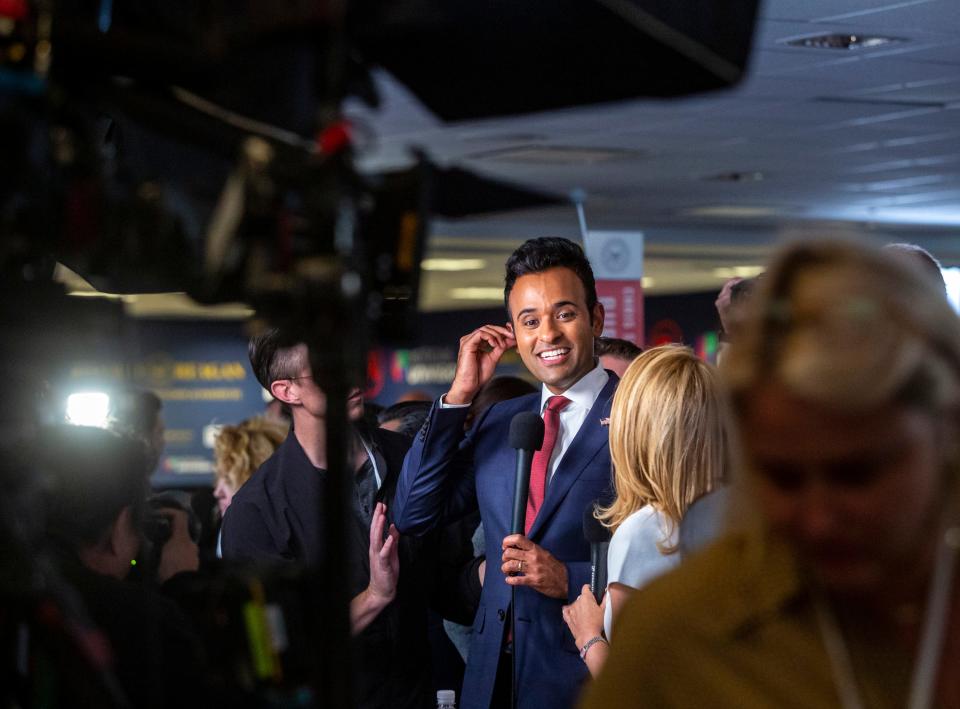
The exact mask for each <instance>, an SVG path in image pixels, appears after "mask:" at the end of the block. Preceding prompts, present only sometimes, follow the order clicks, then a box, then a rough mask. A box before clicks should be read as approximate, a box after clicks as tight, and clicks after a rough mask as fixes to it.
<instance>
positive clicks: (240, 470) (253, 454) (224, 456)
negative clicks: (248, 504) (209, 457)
mask: <svg viewBox="0 0 960 709" xmlns="http://www.w3.org/2000/svg"><path fill="white" fill-rule="evenodd" d="M287 428H288V427H287V425H286V424H284V423H281V422H278V421H274V420H272V419H267V418H263V417H260V416H257V417H255V418H251V419H247V420H246V421H243V422H242V423H240V424H237V425H236V426H224V427H223V428H221V429H220V433H218V434H217V437H216V439H215V440H214V444H213V453H214V457H215V459H216V466H215V468H214V472H215V475H216V477H217V478H223V479H225V480H226V481H227V483H228V484H229V485H230V487H231V488H232V489H233V490H234V491H236V490H237V489H238V488H239V487H240V486H241V485H243V484H244V483H245V482H246V481H247V480H249V479H250V476H251V475H253V474H254V472H256V470H257V468H259V467H260V466H261V465H263V463H264V461H265V460H266V459H267V458H269V457H270V456H271V455H273V452H274V451H275V450H276V449H277V447H278V446H279V445H280V444H281V443H283V439H284V438H286V436H287Z"/></svg>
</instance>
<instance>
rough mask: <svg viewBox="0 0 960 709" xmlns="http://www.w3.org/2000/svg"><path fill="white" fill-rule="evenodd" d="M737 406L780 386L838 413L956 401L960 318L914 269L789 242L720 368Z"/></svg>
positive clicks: (851, 249)
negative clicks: (768, 385)
mask: <svg viewBox="0 0 960 709" xmlns="http://www.w3.org/2000/svg"><path fill="white" fill-rule="evenodd" d="M723 371H724V375H725V377H726V380H727V383H728V384H729V385H730V387H731V390H732V392H733V394H734V396H735V401H738V402H740V403H742V402H743V399H744V396H745V395H746V394H748V393H749V390H751V389H752V388H753V387H754V386H756V385H757V384H760V383H763V382H765V381H771V380H773V381H778V382H780V383H782V384H783V385H785V386H786V387H787V388H788V389H790V390H791V391H793V392H794V393H795V394H797V395H798V396H800V397H802V398H804V399H807V400H810V401H813V402H816V403H820V404H824V405H827V406H830V407H834V408H837V409H840V410H845V411H854V412H855V411H861V410H867V409H870V408H873V407H876V406H880V405H883V404H892V403H909V404H917V405H922V406H925V407H928V408H931V409H933V410H941V409H943V408H944V407H949V406H956V405H957V404H958V403H960V320H958V318H957V315H956V313H954V311H953V309H952V308H951V307H950V305H949V303H948V302H947V300H946V298H945V295H944V292H943V290H942V289H941V288H939V284H937V283H935V282H933V280H932V279H931V278H930V277H929V275H928V274H927V273H926V272H924V271H922V270H921V268H920V266H919V265H916V264H914V263H912V262H908V260H907V259H904V258H903V257H902V256H901V257H899V258H898V257H897V256H896V255H895V254H891V253H890V252H889V251H887V252H884V251H882V250H880V249H877V248H873V247H871V246H868V245H866V244H863V243H860V242H856V241H851V240H831V241H824V240H814V241H804V242H797V243H794V244H790V245H788V246H786V247H785V248H783V249H782V250H781V251H780V253H779V255H778V256H777V257H776V258H775V259H774V261H773V263H772V264H771V266H770V268H769V269H768V270H767V273H766V275H765V276H764V278H763V280H762V283H761V285H760V288H759V289H758V292H757V294H756V296H755V298H754V299H753V301H751V303H750V304H749V305H748V307H747V322H746V324H745V327H744V331H743V335H742V337H741V339H740V340H739V341H737V342H735V343H734V344H733V345H732V346H731V348H730V352H729V355H728V357H727V359H726V360H725V362H724V368H723Z"/></svg>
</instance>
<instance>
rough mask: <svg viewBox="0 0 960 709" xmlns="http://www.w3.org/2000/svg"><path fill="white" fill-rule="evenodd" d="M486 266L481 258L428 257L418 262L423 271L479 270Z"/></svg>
mask: <svg viewBox="0 0 960 709" xmlns="http://www.w3.org/2000/svg"><path fill="white" fill-rule="evenodd" d="M486 266H487V262H486V261H485V260H484V259H482V258H428V259H424V260H423V261H421V262H420V268H422V269H423V270H424V271H479V270H481V269H483V268H486Z"/></svg>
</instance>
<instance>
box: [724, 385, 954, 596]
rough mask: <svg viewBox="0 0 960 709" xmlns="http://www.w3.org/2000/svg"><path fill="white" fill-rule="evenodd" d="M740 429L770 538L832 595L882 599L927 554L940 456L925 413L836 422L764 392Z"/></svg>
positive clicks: (827, 412) (880, 412)
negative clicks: (789, 549) (783, 544)
mask: <svg viewBox="0 0 960 709" xmlns="http://www.w3.org/2000/svg"><path fill="white" fill-rule="evenodd" d="M742 424H743V441H744V445H745V448H746V453H747V458H748V460H749V461H750V462H751V465H752V470H753V472H754V475H755V480H756V485H757V492H758V497H759V501H760V504H761V507H762V509H763V512H764V514H765V516H766V518H767V520H768V522H769V524H770V527H771V529H772V531H774V532H775V533H776V534H779V535H781V536H782V537H784V538H785V539H786V540H787V541H788V542H790V543H791V544H792V545H793V546H794V547H795V548H796V549H797V551H798V552H799V555H800V558H801V560H802V561H803V563H804V564H805V565H806V566H807V567H808V568H809V569H810V570H811V571H812V572H813V574H814V576H815V577H816V578H817V579H818V580H819V581H820V582H821V583H822V584H823V585H824V587H826V588H827V589H828V590H829V591H832V592H836V593H840V594H851V595H869V594H871V593H876V592H881V591H882V590H883V588H884V586H885V585H888V584H889V583H890V582H891V580H895V579H897V577H898V575H899V574H902V573H904V569H908V568H913V566H912V565H913V564H915V563H916V560H917V558H918V556H920V555H923V554H927V553H929V552H930V550H931V549H932V548H933V544H934V543H935V539H936V530H937V525H938V521H939V509H940V506H939V501H940V497H941V492H942V481H943V480H944V474H943V469H944V463H945V453H944V447H943V441H942V436H941V433H942V429H941V428H940V424H938V422H937V420H936V419H935V418H934V417H933V416H932V415H931V414H929V413H925V412H922V411H919V410H917V409H913V408H904V407H899V406H887V407H883V408H880V409H877V410H875V411H869V412H860V413H856V414H851V413H842V412H838V411H836V410H834V409H830V408H827V407H825V406H823V405H821V404H814V403H811V402H809V401H804V400H801V399H799V398H797V397H796V396H795V395H793V394H791V393H790V392H789V391H788V390H787V389H786V388H785V387H783V386H782V385H779V384H767V385H764V386H761V387H758V388H757V390H756V391H755V393H754V394H753V395H752V396H751V397H750V400H749V402H748V404H747V406H746V410H745V412H744V416H743V420H742Z"/></svg>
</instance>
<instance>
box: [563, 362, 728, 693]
mask: <svg viewBox="0 0 960 709" xmlns="http://www.w3.org/2000/svg"><path fill="white" fill-rule="evenodd" d="M728 420H729V415H728V413H727V411H726V408H725V405H724V400H723V394H722V390H721V387H720V382H719V377H718V374H717V372H716V370H715V369H714V368H713V367H712V366H710V365H709V364H707V363H705V362H703V361H702V360H700V359H699V358H697V356H696V355H695V354H694V353H693V351H692V350H691V349H690V348H689V347H682V346H679V345H666V346H663V347H656V348H654V349H650V350H647V351H646V352H644V353H643V354H641V355H640V356H638V357H637V358H636V359H635V360H634V361H633V362H632V363H631V364H630V366H629V367H628V368H627V370H626V372H625V373H624V376H623V379H622V380H621V381H620V385H619V386H618V387H617V393H616V395H615V396H614V400H613V408H612V410H611V413H610V458H611V461H612V463H613V469H614V485H615V488H616V495H617V496H616V499H615V500H614V502H613V503H612V504H611V505H610V506H609V507H607V508H605V509H600V510H599V511H598V512H597V515H596V516H597V518H598V519H599V520H600V521H601V522H602V523H603V524H604V525H606V526H607V527H609V528H610V529H612V530H613V538H612V539H611V540H610V548H609V552H608V555H607V575H608V581H609V583H608V586H607V595H606V598H605V600H604V604H603V606H600V605H597V602H596V600H594V597H593V594H592V593H591V592H590V590H589V587H586V586H585V587H584V590H583V593H581V594H580V597H579V598H578V599H577V601H576V602H575V603H574V604H573V605H571V606H567V607H566V608H564V611H563V616H564V620H565V621H566V622H567V626H568V627H569V629H570V632H571V633H572V634H573V636H574V639H575V640H576V643H577V647H579V648H581V656H582V657H583V658H584V661H585V662H586V663H587V666H588V667H589V668H590V672H591V674H593V675H596V674H597V672H598V671H599V668H600V667H601V666H602V664H603V661H604V660H605V658H606V655H607V652H608V648H607V645H606V639H609V638H610V637H611V623H612V619H613V617H614V616H615V615H616V613H617V611H619V609H620V608H621V607H622V606H623V603H624V602H625V601H626V598H627V595H628V594H629V593H630V592H632V591H633V590H635V589H637V588H640V587H641V586H643V585H645V584H646V583H647V582H649V581H650V580H651V579H653V578H655V577H657V576H659V575H660V574H663V573H665V572H667V571H669V570H671V569H672V568H674V567H675V566H676V565H677V564H679V563H680V555H679V554H678V550H677V546H678V531H679V526H680V522H681V520H682V519H683V516H684V514H685V513H686V511H687V508H688V507H689V506H690V505H691V504H692V503H693V502H694V501H695V500H697V499H698V498H700V497H701V496H703V495H705V494H706V493H708V492H710V491H711V490H713V489H714V488H715V487H717V486H718V485H719V484H720V482H721V481H722V480H723V478H724V476H725V472H726V469H727V467H728V465H727V457H728V456H727V449H728V438H729V436H728V433H727V421H728ZM604 631H605V634H606V639H604V635H603V633H604ZM584 648H586V650H584Z"/></svg>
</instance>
